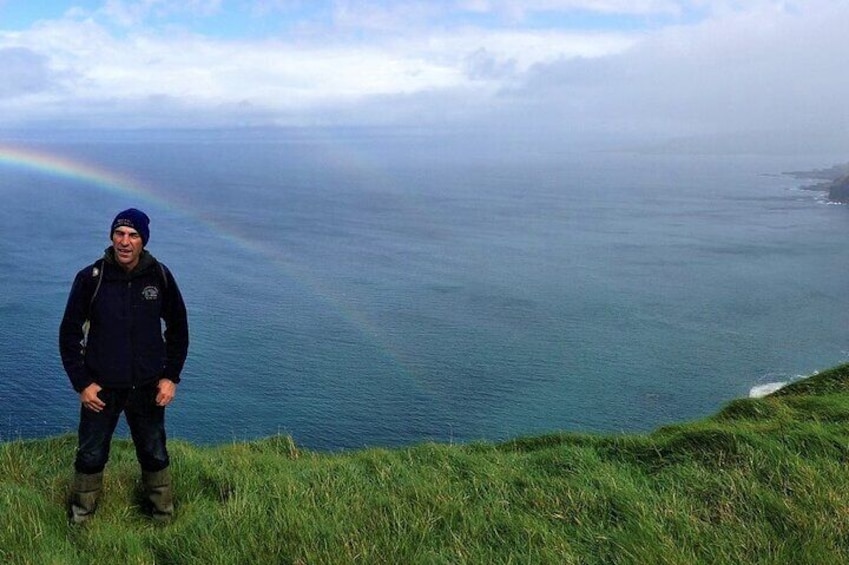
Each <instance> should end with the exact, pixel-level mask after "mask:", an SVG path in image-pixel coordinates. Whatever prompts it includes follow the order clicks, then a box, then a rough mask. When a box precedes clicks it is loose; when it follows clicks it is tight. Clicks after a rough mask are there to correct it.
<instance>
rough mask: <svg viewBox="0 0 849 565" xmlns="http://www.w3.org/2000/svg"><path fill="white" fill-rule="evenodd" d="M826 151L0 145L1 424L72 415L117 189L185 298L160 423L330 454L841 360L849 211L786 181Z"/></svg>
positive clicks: (194, 434)
mask: <svg viewBox="0 0 849 565" xmlns="http://www.w3.org/2000/svg"><path fill="white" fill-rule="evenodd" d="M839 160H840V159H838V158H836V157H833V156H790V157H788V156H786V155H785V156H763V155H670V154H657V153H637V152H626V151H618V152H613V151H608V152H589V151H580V150H567V149H564V150H563V151H561V152H560V153H559V154H556V155H555V154H550V155H539V156H527V155H522V156H516V157H515V158H509V156H508V157H507V158H503V157H498V156H493V155H491V156H487V155H486V154H484V153H477V154H472V155H464V154H462V153H461V152H455V151H453V150H448V149H445V150H443V151H429V149H428V141H427V139H406V138H405V139H400V140H399V139H392V138H389V139H387V138H385V137H381V136H379V135H376V136H372V137H370V136H361V137H357V136H352V135H349V136H347V137H346V136H339V137H338V138H334V137H332V136H325V137H322V136H316V137H309V136H304V137H302V136H292V137H289V138H286V137H282V138H274V139H268V140H263V139H243V140H229V139H227V138H226V137H220V138H215V139H205V138H203V137H198V138H197V139H179V138H178V139H168V138H161V139H155V140H144V139H140V140H122V139H118V140H108V139H106V140H104V139H101V140H83V139H80V140H66V141H63V142H58V141H57V142H52V143H48V142H33V141H8V142H5V143H3V144H2V145H0V195H2V198H3V202H4V206H3V207H2V209H0V281H2V283H0V286H1V287H2V289H3V292H2V294H1V295H0V316H2V318H0V319H2V324H0V403H1V404H0V405H2V409H0V440H12V439H19V438H35V437H43V436H47V435H54V434H62V433H73V432H74V431H75V426H76V422H77V412H78V410H79V403H78V399H77V397H76V395H75V394H74V392H73V391H72V389H71V388H70V386H69V383H68V379H67V377H66V376H65V374H64V372H63V370H62V367H61V363H60V361H59V356H58V350H57V332H58V326H59V322H60V319H61V316H62V310H63V308H64V304H65V300H66V298H67V293H68V290H69V289H70V284H71V281H72V280H73V277H74V275H75V273H76V272H77V271H78V270H79V269H81V268H82V267H83V266H85V265H87V264H89V263H91V262H93V261H94V260H95V259H96V258H98V257H99V256H100V255H101V254H102V252H103V249H104V248H105V247H106V246H107V245H108V244H109V239H108V237H109V233H108V231H109V224H110V222H111V219H112V217H113V216H114V215H115V213H116V212H118V211H119V210H122V209H124V208H127V207H130V206H135V207H138V208H141V209H143V210H145V211H146V212H147V213H148V215H149V216H150V217H151V219H152V222H151V238H150V242H149V244H148V249H149V250H150V251H151V252H152V253H153V254H154V255H155V256H156V257H157V258H159V259H160V260H161V261H162V262H164V263H165V264H166V265H168V266H169V268H170V269H171V270H172V271H173V272H174V274H175V276H176V278H177V281H178V283H179V285H180V288H181V290H182V292H183V295H184V298H185V300H186V302H187V305H188V309H189V321H190V328H191V339H192V342H191V346H190V352H189V358H188V361H187V363H186V366H185V370H184V373H183V382H182V383H181V385H180V387H179V390H178V396H177V399H176V400H175V403H174V404H173V405H172V406H171V407H170V408H169V410H168V416H167V418H168V430H169V436H170V437H171V438H179V439H184V440H190V441H193V442H198V443H202V444H220V443H226V442H232V441H243V440H251V439H255V438H261V437H265V436H269V435H272V434H277V433H284V434H291V435H292V437H293V438H294V440H295V442H296V443H297V444H298V445H300V446H302V447H304V448H308V449H315V450H338V449H353V448H360V447H366V446H383V447H393V446H402V445H411V444H415V443H420V442H424V441H439V442H458V443H460V442H471V441H477V440H484V441H501V440H506V439H509V438H514V437H518V436H527V435H536V434H543V433H548V432H555V431H572V432H591V433H643V432H649V431H651V430H653V429H655V428H657V427H659V426H662V425H666V424H673V423H676V422H681V421H687V420H692V419H697V418H702V417H705V416H708V415H710V414H712V413H714V412H715V411H716V410H717V409H719V408H720V407H721V406H722V405H723V404H725V403H727V402H729V401H731V400H733V399H735V398H739V397H745V396H748V395H749V394H750V393H751V392H752V391H753V390H757V389H758V387H769V386H771V385H772V384H773V383H776V382H787V381H790V380H793V379H796V378H799V377H800V376H803V375H808V374H811V373H812V372H815V371H817V370H820V369H825V368H828V367H831V366H833V365H836V364H839V363H842V362H845V361H846V358H847V350H849V347H847V346H848V345H849V339H847V333H846V328H847V321H849V304H847V300H848V299H849V293H847V292H846V281H847V280H849V276H847V275H849V273H847V271H848V270H849V263H847V261H846V253H847V249H849V230H847V225H849V209H847V207H846V206H840V205H832V204H828V203H826V202H824V200H823V198H822V194H820V193H815V192H811V191H805V190H800V186H801V185H802V184H804V181H800V180H798V179H795V178H792V177H789V176H786V175H782V174H781V173H782V172H783V171H790V170H799V169H804V168H814V167H828V166H831V165H833V164H835V163H836V162H838V161H839ZM844 160H845V159H844ZM119 433H120V434H121V435H126V434H127V431H126V427H125V425H124V424H122V425H121V428H120V429H119Z"/></svg>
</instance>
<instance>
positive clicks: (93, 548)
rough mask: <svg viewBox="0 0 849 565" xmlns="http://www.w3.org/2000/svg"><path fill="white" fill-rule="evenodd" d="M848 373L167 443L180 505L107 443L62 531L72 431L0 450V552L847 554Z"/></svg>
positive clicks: (818, 558) (541, 558) (744, 557)
mask: <svg viewBox="0 0 849 565" xmlns="http://www.w3.org/2000/svg"><path fill="white" fill-rule="evenodd" d="M848 422H849V365H844V366H840V367H836V368H834V369H832V370H829V371H826V372H823V373H821V374H818V375H816V376H814V377H811V378H809V379H806V380H803V381H799V382H796V383H794V384H792V385H790V386H788V387H786V388H784V389H782V390H780V391H778V392H777V393H774V394H773V395H770V396H768V397H766V398H763V399H742V400H735V401H733V402H731V403H729V404H728V405H727V406H725V407H724V408H723V409H722V410H721V411H720V412H719V413H717V414H716V415H715V416H713V417H711V418H708V419H705V420H702V421H697V422H691V423H686V424H681V425H675V426H668V427H664V428H661V429H659V430H657V431H655V432H654V433H652V434H648V435H627V436H593V435H585V434H570V433H555V434H550V435H545V436H539V437H531V438H519V439H516V440H514V441H510V442H506V443H502V444H486V443H475V444H468V445H441V444H432V443H425V444H421V445H415V446H412V447H408V448H403V449H392V450H388V449H363V450H359V451H352V452H344V453H336V454H327V453H315V452H309V451H305V450H301V449H299V448H298V447H297V446H296V445H295V444H294V443H293V442H292V440H291V438H289V437H287V436H275V437H270V438H267V439H264V440H261V441H255V442H247V443H237V444H230V445H221V446H216V447H197V446H193V445H191V444H188V443H185V442H179V441H174V442H171V444H170V448H171V451H172V459H173V464H172V470H173V474H174V477H175V483H176V488H177V504H178V506H177V517H176V519H175V521H174V522H173V523H172V524H171V525H168V526H165V527H157V526H155V525H154V524H152V523H151V522H150V521H149V520H148V519H147V518H145V517H144V516H143V515H142V514H141V513H140V511H139V509H138V508H137V507H136V506H134V504H135V497H134V490H135V489H136V488H137V481H138V469H137V464H136V462H135V456H134V452H133V449H132V445H131V444H130V443H128V442H127V441H117V442H116V444H115V446H114V447H113V451H112V458H111V460H110V463H109V466H108V468H107V474H106V484H105V493H104V496H103V498H102V501H101V506H100V508H99V509H98V512H97V514H96V516H95V517H94V519H93V520H92V521H91V522H90V523H89V524H86V525H85V526H83V527H73V526H69V525H68V524H67V522H66V518H65V498H66V496H67V491H68V486H69V482H70V478H71V472H70V461H71V460H72V458H73V452H74V448H75V438H73V437H70V436H62V437H55V438H49V439H42V440H32V441H13V442H8V443H3V444H0V562H3V563H16V564H17V563H21V564H24V563H33V564H65V563H68V564H71V563H122V564H135V563H209V564H230V563H232V564H244V563H557V564H570V563H575V564H578V563H580V564H605V565H608V564H614V565H615V564H649V563H651V564H682V565H684V564H686V565H691V564H697V563H711V564H722V563H729V564H732V563H733V564H739V563H763V564H787V563H793V564H817V565H819V564H822V563H849V489H847V488H846V485H847V460H849V426H847V423H848Z"/></svg>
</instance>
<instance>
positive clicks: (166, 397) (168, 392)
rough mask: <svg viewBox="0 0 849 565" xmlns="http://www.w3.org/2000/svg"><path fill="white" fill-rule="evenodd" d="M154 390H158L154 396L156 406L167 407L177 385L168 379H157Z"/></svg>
mask: <svg viewBox="0 0 849 565" xmlns="http://www.w3.org/2000/svg"><path fill="white" fill-rule="evenodd" d="M156 388H157V389H158V390H159V393H158V394H157V395H156V405H157V406H163V407H164V406H168V405H169V404H170V403H171V401H172V400H174V395H175V394H177V384H176V383H175V382H174V381H172V380H170V379H159V383H158V384H157V385H156Z"/></svg>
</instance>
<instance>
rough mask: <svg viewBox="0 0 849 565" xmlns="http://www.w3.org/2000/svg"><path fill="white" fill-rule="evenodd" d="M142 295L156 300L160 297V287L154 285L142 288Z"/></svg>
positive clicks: (147, 298)
mask: <svg viewBox="0 0 849 565" xmlns="http://www.w3.org/2000/svg"><path fill="white" fill-rule="evenodd" d="M142 296H143V297H144V299H145V300H156V299H157V298H159V289H158V288H156V287H155V286H153V285H150V286H146V287H144V289H142Z"/></svg>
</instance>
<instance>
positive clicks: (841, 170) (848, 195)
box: [784, 163, 849, 204]
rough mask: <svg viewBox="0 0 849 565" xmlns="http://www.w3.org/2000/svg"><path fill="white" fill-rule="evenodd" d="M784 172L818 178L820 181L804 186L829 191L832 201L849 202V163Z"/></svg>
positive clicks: (829, 197) (807, 188)
mask: <svg viewBox="0 0 849 565" xmlns="http://www.w3.org/2000/svg"><path fill="white" fill-rule="evenodd" d="M784 174H785V175H789V176H792V177H795V178H797V179H807V180H817V181H819V182H817V183H815V184H811V185H807V186H803V187H802V188H803V189H804V190H817V191H822V192H828V200H829V201H830V202H839V203H841V204H849V163H844V164H842V165H834V166H833V167H829V168H827V169H814V170H812V171H790V172H787V173H784Z"/></svg>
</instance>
